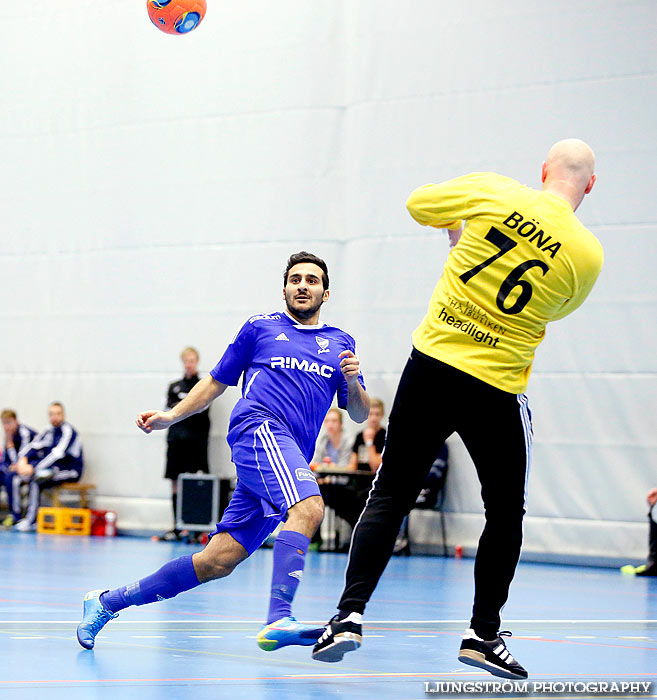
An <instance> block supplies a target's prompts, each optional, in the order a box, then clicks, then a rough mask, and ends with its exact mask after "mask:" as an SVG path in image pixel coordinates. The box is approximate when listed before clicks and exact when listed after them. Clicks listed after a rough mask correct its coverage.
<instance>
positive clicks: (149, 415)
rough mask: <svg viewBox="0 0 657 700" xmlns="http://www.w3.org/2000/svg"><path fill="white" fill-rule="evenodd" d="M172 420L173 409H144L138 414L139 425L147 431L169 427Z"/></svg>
mask: <svg viewBox="0 0 657 700" xmlns="http://www.w3.org/2000/svg"><path fill="white" fill-rule="evenodd" d="M172 422H173V418H172V416H171V411H142V412H141V413H140V414H139V415H138V416H137V427H138V428H139V429H140V430H143V431H144V432H145V433H152V432H153V431H154V430H163V429H164V428H168V427H169V426H170V425H171V423H172Z"/></svg>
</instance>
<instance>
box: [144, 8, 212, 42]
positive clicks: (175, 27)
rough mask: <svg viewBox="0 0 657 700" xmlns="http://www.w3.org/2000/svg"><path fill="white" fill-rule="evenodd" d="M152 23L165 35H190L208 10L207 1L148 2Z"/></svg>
mask: <svg viewBox="0 0 657 700" xmlns="http://www.w3.org/2000/svg"><path fill="white" fill-rule="evenodd" d="M146 7H147V8H148V16H149V17H150V18H151V22H152V23H153V24H154V25H155V26H156V27H157V28H158V29H159V30H160V31H162V32H164V33H165V34H189V32H191V31H193V30H194V29H196V27H198V25H199V24H200V23H201V20H202V19H203V18H204V17H205V12H206V10H207V9H208V6H207V2H206V0H148V1H147V3H146Z"/></svg>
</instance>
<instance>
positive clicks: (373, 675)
mask: <svg viewBox="0 0 657 700" xmlns="http://www.w3.org/2000/svg"><path fill="white" fill-rule="evenodd" d="M538 675H540V676H541V677H548V678H561V679H563V678H564V675H563V674H559V673H548V674H545V673H543V674H538ZM455 676H481V677H484V678H487V679H488V678H490V676H489V674H488V673H486V672H481V673H479V672H470V671H462V672H454V671H450V672H443V673H431V672H429V673H394V672H390V673H385V672H380V673H377V672H371V673H308V674H290V675H284V676H250V677H220V678H217V677H209V678H96V679H80V678H66V679H49V680H32V679H30V680H25V681H6V680H0V685H5V686H6V685H44V684H48V683H52V684H59V683H71V684H75V683H77V684H87V685H88V684H90V683H175V682H217V681H224V682H228V681H246V682H250V683H252V682H253V681H278V680H287V679H295V680H321V679H322V678H326V679H349V678H425V679H426V678H453V677H455ZM637 676H638V677H646V676H657V672H654V673H646V672H638V673H621V674H618V673H613V674H590V673H586V674H568V676H566V678H570V677H586V678H590V679H592V678H620V677H630V678H634V677H637ZM529 697H536V698H538V697H541V698H542V697H544V696H527V700H529ZM568 697H569V696H560V698H563V699H564V700H566V699H567V698H568ZM587 697H591V698H593V697H600V696H593V695H591V696H586V695H577V696H572V698H587ZM606 697H609V698H614V697H626V696H613V695H609V696H606ZM641 697H657V696H655V695H642V696H641ZM453 700H460V698H458V697H457V698H454V699H453Z"/></svg>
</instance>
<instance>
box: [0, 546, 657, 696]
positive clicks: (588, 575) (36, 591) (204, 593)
mask: <svg viewBox="0 0 657 700" xmlns="http://www.w3.org/2000/svg"><path fill="white" fill-rule="evenodd" d="M193 551H194V549H193V548H192V547H190V546H189V545H182V544H164V543H152V542H150V541H148V540H145V539H137V538H127V537H123V538H115V539H105V538H72V537H56V536H45V535H34V534H27V533H25V534H22V533H13V532H3V533H0V644H1V647H0V649H1V651H0V668H2V673H0V697H11V698H12V699H13V698H18V699H21V698H40V699H45V700H54V699H56V698H57V699H59V698H65V699H66V700H77V699H78V698H94V699H104V698H117V697H120V698H139V700H150V699H153V700H155V699H157V700H160V699H163V698H193V699H194V700H204V699H206V698H208V699H209V698H212V700H216V699H217V698H230V699H231V700H233V699H239V698H249V700H282V699H283V698H290V697H298V698H313V699H314V698H318V699H319V698H349V699H358V698H376V699H377V700H387V699H388V698H395V699H396V700H411V699H415V698H427V697H443V698H445V697H454V695H453V694H452V695H451V696H450V695H449V694H447V695H445V694H443V695H439V696H436V695H431V694H426V693H425V689H426V686H425V682H433V681H439V680H445V679H451V680H466V679H467V680H490V681H492V680H495V679H493V677H492V676H490V675H488V674H486V673H483V672H476V671H475V669H471V667H468V666H463V665H462V664H460V663H459V662H458V661H457V660H456V656H457V652H458V648H459V643H460V635H461V633H462V631H463V630H464V628H465V627H466V623H467V619H468V617H469V612H470V608H471V605H472V589H473V585H472V564H473V562H472V560H468V559H464V560H455V559H442V558H434V557H410V558H399V559H393V560H392V561H391V563H390V566H389V567H388V569H387V571H386V573H385V574H384V578H383V579H382V581H381V584H380V586H379V588H378V589H377V591H376V594H375V599H374V600H373V601H372V602H371V604H370V606H369V607H368V610H367V615H366V617H365V623H366V624H365V629H364V633H365V639H364V643H363V647H362V648H361V649H360V650H359V651H357V652H354V653H351V654H348V655H347V656H346V657H345V660H344V661H343V662H342V663H340V664H322V663H319V662H315V661H313V660H312V659H311V657H310V648H301V647H288V648H285V649H281V650H280V651H278V652H269V653H267V652H263V651H260V649H258V647H257V646H256V643H255V636H256V634H257V631H258V629H259V627H260V625H261V621H262V619H263V617H264V615H265V613H266V609H267V598H268V588H269V577H270V570H271V550H261V551H259V552H257V553H256V554H255V555H254V556H253V557H251V559H250V560H248V561H246V562H244V564H242V565H241V566H240V567H238V569H237V570H236V571H235V573H234V574H233V575H232V576H230V577H229V578H227V579H224V580H222V581H215V582H213V583H210V584H206V585H205V586H202V587H200V588H198V589H196V590H194V591H191V592H189V593H186V594H182V595H180V596H178V598H175V599H173V600H170V601H165V602H163V603H158V604H155V605H150V606H145V607H142V608H131V609H129V610H126V611H124V612H122V613H121V616H120V617H119V618H118V619H117V620H114V621H112V622H110V623H109V625H108V626H107V627H106V628H105V629H104V630H103V632H102V633H101V635H100V637H99V638H98V641H97V645H96V648H95V650H93V651H84V650H82V649H81V648H80V647H79V646H78V643H77V641H76V639H75V628H76V625H77V622H78V620H79V616H80V611H81V609H82V605H81V600H82V596H83V595H84V593H85V592H86V591H87V590H89V589H92V588H107V587H115V586H117V585H120V584H123V583H128V582H131V581H133V580H136V579H137V578H140V577H141V576H143V575H145V574H148V573H151V572H152V571H153V570H155V569H156V568H158V567H159V566H161V565H162V564H163V563H164V562H165V561H167V560H168V559H170V558H173V557H176V556H180V555H181V554H185V553H191V552H193ZM346 560H347V558H346V555H341V554H318V553H311V554H310V555H309V556H308V561H307V565H306V572H305V575H304V580H303V582H302V584H301V586H300V589H299V593H298V595H297V599H296V608H295V614H296V616H297V618H299V619H300V620H304V621H317V622H325V621H326V620H327V619H328V618H329V617H330V616H331V615H332V614H333V611H334V606H335V602H336V600H337V597H338V595H339V593H340V591H341V589H342V583H343V572H344V567H345V564H346ZM503 626H504V627H505V628H509V629H511V630H512V631H513V633H514V637H513V639H512V640H510V642H509V647H510V649H511V651H512V653H513V654H514V656H516V658H518V660H519V661H520V662H521V663H522V664H523V665H524V666H525V667H526V668H527V669H528V671H529V673H530V680H533V681H538V680H554V681H556V680H579V681H582V680H594V681H595V680H610V679H614V680H620V681H623V680H625V681H627V680H645V681H653V680H654V681H657V580H656V579H636V578H633V577H624V576H621V575H620V574H619V573H618V572H617V571H615V570H610V569H609V570H608V569H594V568H578V567H571V566H554V565H545V564H521V565H520V567H519V569H518V573H517V576H516V580H515V582H514V585H513V587H512V591H511V600H510V602H509V604H508V605H507V607H506V609H505V618H504V624H503ZM527 697H530V696H527ZM577 697H587V696H586V695H579V696H577ZM644 697H657V684H655V686H654V687H653V689H652V690H651V691H650V692H649V694H647V695H645V696H644Z"/></svg>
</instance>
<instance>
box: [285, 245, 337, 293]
mask: <svg viewBox="0 0 657 700" xmlns="http://www.w3.org/2000/svg"><path fill="white" fill-rule="evenodd" d="M304 262H308V263H313V265H317V267H319V268H320V269H321V270H322V284H323V285H324V289H328V288H329V275H328V265H327V264H326V263H325V262H324V261H323V260H322V259H321V258H318V257H317V256H316V255H313V254H312V253H308V252H306V251H305V250H302V251H301V252H300V253H294V255H290V257H289V258H288V261H287V265H286V267H285V272H283V286H285V285H286V284H287V276H288V274H289V272H290V270H291V269H292V268H293V267H294V266H295V265H298V264H299V263H304Z"/></svg>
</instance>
